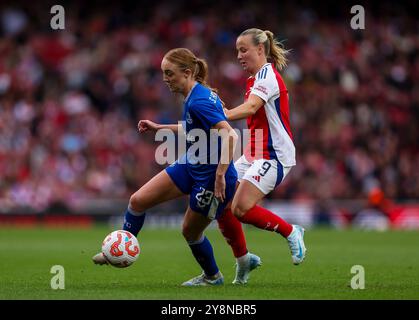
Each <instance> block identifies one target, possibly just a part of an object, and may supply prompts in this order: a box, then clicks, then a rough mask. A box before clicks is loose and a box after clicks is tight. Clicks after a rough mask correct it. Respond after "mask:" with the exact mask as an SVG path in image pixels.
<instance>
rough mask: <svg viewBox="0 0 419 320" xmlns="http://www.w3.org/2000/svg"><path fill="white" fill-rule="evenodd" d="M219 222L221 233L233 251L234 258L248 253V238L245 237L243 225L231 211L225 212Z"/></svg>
mask: <svg viewBox="0 0 419 320" xmlns="http://www.w3.org/2000/svg"><path fill="white" fill-rule="evenodd" d="M217 221H218V227H219V228H220V231H221V233H222V234H223V236H224V238H225V239H226V241H227V243H228V244H229V245H230V247H231V249H233V254H234V256H235V257H236V258H239V257H241V256H244V255H245V254H246V253H247V247H246V238H245V237H244V233H243V228H242V224H241V223H240V221H239V220H238V219H237V218H236V217H235V216H234V215H233V213H232V212H231V209H226V210H224V213H223V214H222V215H221V217H220V218H219V219H218V220H217Z"/></svg>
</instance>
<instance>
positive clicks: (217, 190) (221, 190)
mask: <svg viewBox="0 0 419 320" xmlns="http://www.w3.org/2000/svg"><path fill="white" fill-rule="evenodd" d="M225 192H226V178H225V176H224V175H218V174H217V175H216V178H215V187H214V196H215V197H216V198H217V199H218V200H219V201H220V202H224V200H225V198H226V194H225Z"/></svg>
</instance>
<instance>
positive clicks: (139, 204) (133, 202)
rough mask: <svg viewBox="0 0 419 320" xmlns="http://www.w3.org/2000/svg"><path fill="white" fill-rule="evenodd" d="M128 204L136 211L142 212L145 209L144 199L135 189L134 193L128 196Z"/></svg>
mask: <svg viewBox="0 0 419 320" xmlns="http://www.w3.org/2000/svg"><path fill="white" fill-rule="evenodd" d="M129 206H130V207H131V208H132V209H133V210H135V211H137V212H142V211H144V210H145V209H144V199H143V197H142V195H141V193H140V192H138V191H137V192H136V193H134V194H133V195H131V197H130V198H129Z"/></svg>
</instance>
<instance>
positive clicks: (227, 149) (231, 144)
mask: <svg viewBox="0 0 419 320" xmlns="http://www.w3.org/2000/svg"><path fill="white" fill-rule="evenodd" d="M213 128H214V129H217V130H218V133H219V135H220V136H221V157H220V162H219V163H218V167H217V171H216V176H215V188H214V195H215V197H217V198H218V199H219V200H220V201H224V199H225V188H226V182H225V174H226V172H227V169H228V167H229V165H230V162H231V160H232V159H233V155H234V149H235V147H236V144H237V140H238V136H237V133H236V132H235V131H234V129H233V128H232V127H231V126H230V125H229V124H228V122H227V121H220V122H218V123H217V124H215V125H214V126H213Z"/></svg>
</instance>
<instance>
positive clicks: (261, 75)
mask: <svg viewBox="0 0 419 320" xmlns="http://www.w3.org/2000/svg"><path fill="white" fill-rule="evenodd" d="M259 81H263V82H266V81H268V82H269V81H276V72H275V68H274V66H273V65H272V63H266V64H265V65H263V67H262V68H261V69H260V70H259V71H258V73H256V75H255V82H259Z"/></svg>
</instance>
